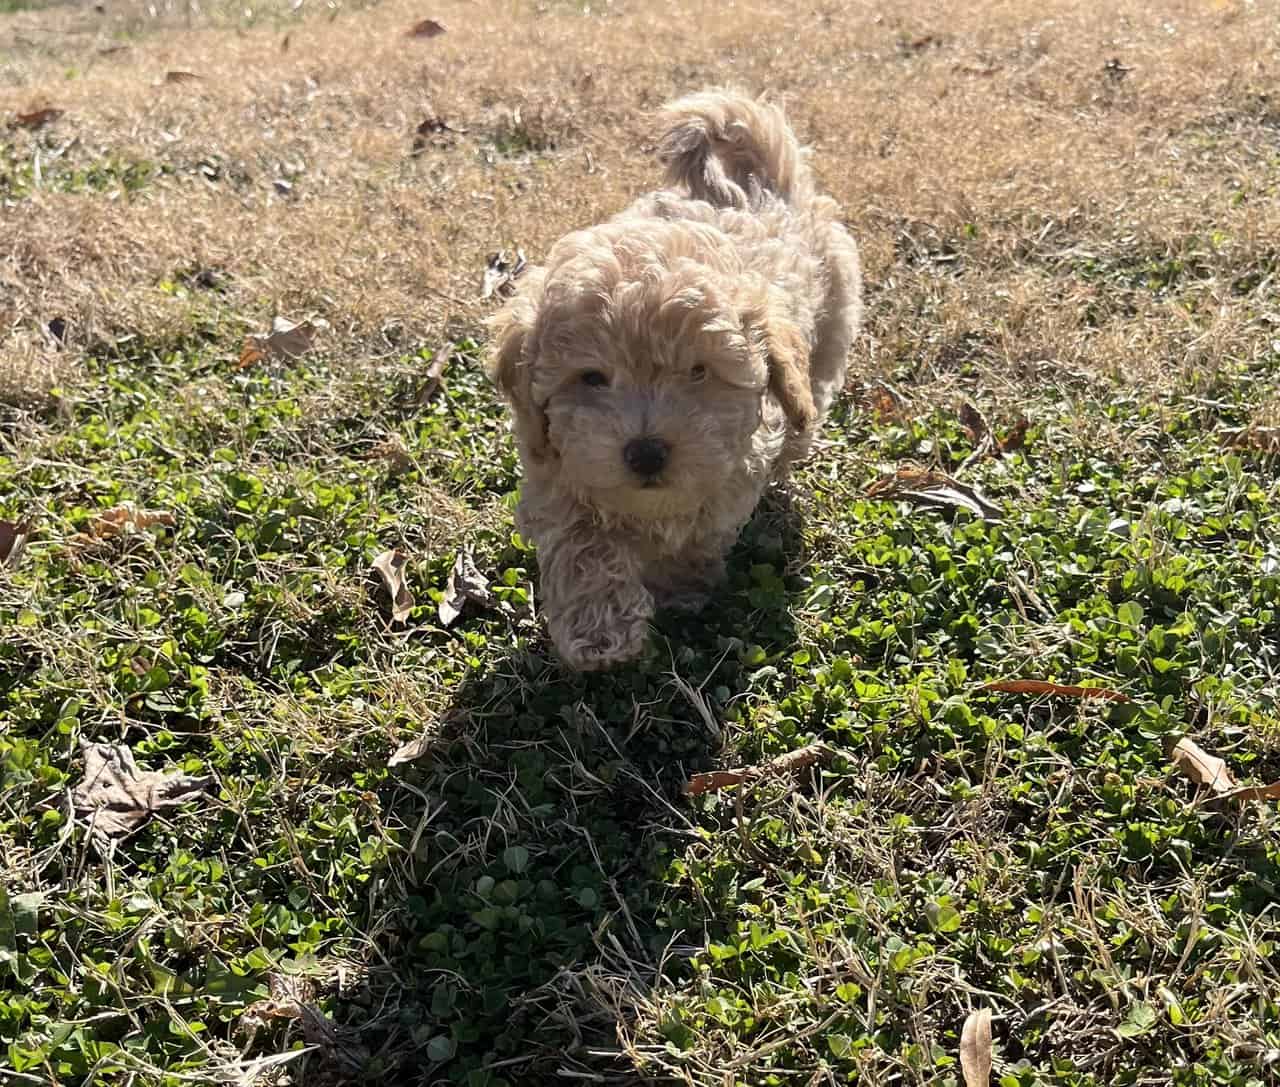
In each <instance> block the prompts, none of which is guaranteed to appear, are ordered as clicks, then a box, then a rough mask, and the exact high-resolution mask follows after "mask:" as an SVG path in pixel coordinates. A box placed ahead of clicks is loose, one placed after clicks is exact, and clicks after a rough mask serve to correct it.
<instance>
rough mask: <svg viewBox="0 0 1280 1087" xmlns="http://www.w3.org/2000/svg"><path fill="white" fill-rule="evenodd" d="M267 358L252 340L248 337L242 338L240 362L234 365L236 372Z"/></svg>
mask: <svg viewBox="0 0 1280 1087" xmlns="http://www.w3.org/2000/svg"><path fill="white" fill-rule="evenodd" d="M266 357H267V353H266V352H265V351H263V350H262V348H261V347H259V346H258V345H257V344H256V343H254V342H253V339H252V338H251V337H249V336H246V337H245V338H244V346H243V347H242V348H241V349H240V360H239V361H238V362H237V363H236V369H237V370H247V369H248V368H249V367H250V366H253V365H255V364H257V363H259V362H261V361H262V360H263V359H265V358H266Z"/></svg>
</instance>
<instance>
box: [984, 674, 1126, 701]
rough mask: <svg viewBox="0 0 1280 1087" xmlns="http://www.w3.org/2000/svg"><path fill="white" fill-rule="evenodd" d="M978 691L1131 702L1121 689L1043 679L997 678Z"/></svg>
mask: <svg viewBox="0 0 1280 1087" xmlns="http://www.w3.org/2000/svg"><path fill="white" fill-rule="evenodd" d="M978 689H979V690H980V691H1001V692H1003V693H1004V694H1054V695H1058V696H1059V697H1061V698H1101V699H1103V700H1105V701H1107V702H1132V701H1133V699H1132V698H1130V697H1129V696H1128V695H1127V694H1125V693H1124V692H1123V691H1113V690H1111V689H1109V688H1107V687H1077V686H1075V685H1074V684H1070V683H1049V682H1047V681H1045V680H1043V679H998V680H995V681H994V682H992V683H984V684H983V685H982V686H981V687H979V688H978Z"/></svg>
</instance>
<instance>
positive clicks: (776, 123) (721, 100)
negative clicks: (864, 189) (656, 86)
mask: <svg viewBox="0 0 1280 1087" xmlns="http://www.w3.org/2000/svg"><path fill="white" fill-rule="evenodd" d="M659 122H660V124H661V128H662V132H663V136H662V138H661V141H660V142H659V144H658V160H659V161H660V162H661V163H662V164H663V165H664V166H665V167H666V170H667V176H666V183H667V185H668V186H669V187H671V188H675V189H683V190H684V191H686V192H687V193H688V194H689V195H690V196H692V197H694V198H695V199H698V200H706V201H707V202H708V203H711V204H714V205H716V206H717V207H729V208H756V207H758V206H759V205H760V203H761V201H762V200H763V199H764V194H765V193H771V194H772V195H773V196H775V197H777V198H778V199H780V200H783V201H784V202H786V203H788V204H792V205H798V204H801V203H804V202H806V201H807V200H808V198H809V197H810V196H811V195H812V193H813V183H812V180H811V179H810V175H809V167H808V166H807V165H806V163H805V161H804V153H803V151H802V150H801V149H800V144H799V143H798V142H797V141H796V137H795V133H793V132H792V131H791V126H790V125H789V124H787V119H786V117H784V116H783V113H782V110H780V109H779V108H778V107H777V106H774V105H770V104H769V103H767V102H760V101H756V100H754V99H751V98H748V97H747V96H746V95H743V94H738V93H735V92H733V91H703V92H701V93H700V94H691V95H689V96H688V97H687V98H681V99H679V100H678V101H675V102H672V103H670V104H669V105H667V106H666V107H664V108H663V110H662V113H661V114H660V116H659Z"/></svg>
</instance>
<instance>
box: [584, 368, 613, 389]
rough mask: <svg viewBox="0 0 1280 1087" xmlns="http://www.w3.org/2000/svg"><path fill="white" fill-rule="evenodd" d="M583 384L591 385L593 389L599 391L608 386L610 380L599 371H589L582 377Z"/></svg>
mask: <svg viewBox="0 0 1280 1087" xmlns="http://www.w3.org/2000/svg"><path fill="white" fill-rule="evenodd" d="M582 384H584V385H590V386H591V387H592V388H593V389H599V388H602V387H603V386H605V385H608V384H609V379H608V378H607V377H605V375H604V374H602V373H601V372H600V371H599V370H588V371H587V372H586V373H585V374H583V375H582Z"/></svg>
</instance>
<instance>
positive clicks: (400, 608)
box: [373, 548, 413, 623]
mask: <svg viewBox="0 0 1280 1087" xmlns="http://www.w3.org/2000/svg"><path fill="white" fill-rule="evenodd" d="M408 564H409V556H408V555H406V554H405V553H404V552H403V551H400V550H398V549H394V548H393V549H392V550H390V551H384V552H382V554H381V555H379V556H378V557H377V558H376V559H374V560H373V568H374V570H375V571H377V573H378V576H379V577H381V578H382V583H383V585H385V586H386V587H387V594H388V595H389V596H390V597H391V618H392V619H393V620H395V621H396V622H397V623H403V622H404V621H405V620H406V619H408V618H409V613H410V612H411V611H413V593H411V592H410V591H409V586H408V585H407V584H406V583H405V569H406V567H407V566H408Z"/></svg>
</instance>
